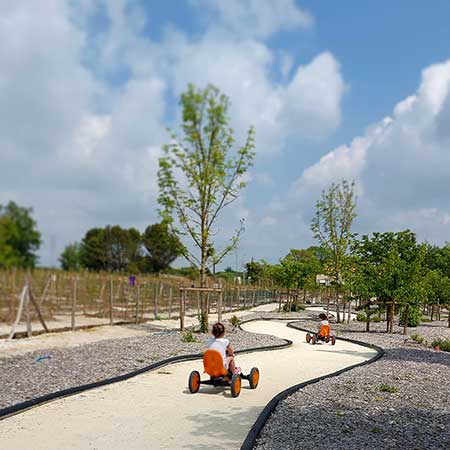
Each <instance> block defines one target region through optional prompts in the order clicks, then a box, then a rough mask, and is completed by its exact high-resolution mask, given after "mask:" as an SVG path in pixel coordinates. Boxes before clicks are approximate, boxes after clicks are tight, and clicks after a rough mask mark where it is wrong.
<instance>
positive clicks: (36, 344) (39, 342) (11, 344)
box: [0, 303, 278, 359]
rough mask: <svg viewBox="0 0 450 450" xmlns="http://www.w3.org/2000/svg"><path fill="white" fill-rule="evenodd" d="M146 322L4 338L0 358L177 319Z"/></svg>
mask: <svg viewBox="0 0 450 450" xmlns="http://www.w3.org/2000/svg"><path fill="white" fill-rule="evenodd" d="M277 307H278V304H277V303H268V304H266V305H260V306H257V307H255V308H252V309H250V310H243V311H234V312H231V313H224V314H223V315H222V317H223V319H229V318H230V317H231V316H233V315H236V316H238V317H242V316H244V315H248V314H249V313H252V312H258V311H269V312H270V311H275V310H276V309H277ZM209 321H210V322H211V323H213V322H215V321H217V314H211V315H210V317H209ZM147 324H149V325H150V330H146V329H144V328H138V327H133V326H127V325H114V326H109V325H108V326H101V327H95V328H89V329H86V330H78V331H62V332H59V333H49V334H40V335H38V336H33V337H31V338H23V339H13V340H11V341H7V340H6V339H1V340H0V359H1V358H5V357H9V356H15V355H19V354H22V353H26V352H29V351H35V350H46V349H50V348H68V347H75V346H77V345H83V344H89V343H91V342H97V341H102V340H105V339H120V338H127V337H133V336H142V335H145V334H148V333H149V332H151V331H156V330H163V329H178V328H179V327H180V321H179V320H178V319H164V320H152V321H149V322H147ZM197 324H198V320H197V318H196V317H186V318H185V326H186V327H188V326H191V325H197Z"/></svg>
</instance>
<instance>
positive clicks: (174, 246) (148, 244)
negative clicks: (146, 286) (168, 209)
mask: <svg viewBox="0 0 450 450" xmlns="http://www.w3.org/2000/svg"><path fill="white" fill-rule="evenodd" d="M142 243H143V245H144V247H145V249H146V250H147V252H148V255H147V256H145V257H144V260H145V261H146V263H145V266H146V267H147V268H148V269H149V270H148V271H151V272H161V271H163V270H167V269H168V267H169V266H170V264H171V263H172V262H173V261H175V259H176V258H177V256H180V255H181V254H182V253H183V250H182V244H181V242H180V240H179V239H178V237H177V236H176V235H175V234H174V233H172V232H170V231H169V227H168V225H167V224H166V223H155V224H153V225H150V226H148V227H147V228H146V229H145V231H144V233H143V235H142Z"/></svg>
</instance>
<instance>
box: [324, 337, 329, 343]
mask: <svg viewBox="0 0 450 450" xmlns="http://www.w3.org/2000/svg"><path fill="white" fill-rule="evenodd" d="M328 342H330V336H327V337H326V338H325V343H327V344H328Z"/></svg>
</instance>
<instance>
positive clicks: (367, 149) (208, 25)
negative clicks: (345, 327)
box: [0, 0, 450, 269]
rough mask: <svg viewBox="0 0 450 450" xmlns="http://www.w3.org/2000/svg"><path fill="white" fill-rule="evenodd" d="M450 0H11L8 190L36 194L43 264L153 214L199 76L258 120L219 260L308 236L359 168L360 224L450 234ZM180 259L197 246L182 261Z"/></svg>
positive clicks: (3, 95) (6, 89) (251, 122)
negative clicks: (100, 230)
mask: <svg viewBox="0 0 450 450" xmlns="http://www.w3.org/2000/svg"><path fill="white" fill-rule="evenodd" d="M448 17H450V2H448V1H441V0H436V1H434V2H433V3H432V5H431V4H429V3H426V2H423V1H419V0H408V1H406V0H398V1H396V2H392V1H387V0H380V1H378V2H361V1H358V0H347V1H346V2H317V1H312V0H305V1H295V0H240V1H239V0H228V1H226V2H225V1H220V0H177V1H175V0H172V1H164V2H163V1H156V0H155V1H150V0H149V1H144V0H114V1H113V0H111V1H108V0H67V1H64V0H40V1H39V2H30V1H28V0H3V1H2V2H1V3H0V67H1V70H0V204H5V203H7V202H8V201H10V200H14V201H16V202H17V203H19V204H20V205H22V206H27V207H32V208H33V216H34V217H35V219H36V221H37V226H38V229H39V230H40V231H41V233H42V237H43V244H42V247H41V249H40V252H39V256H40V264H41V265H44V266H52V265H55V266H56V265H57V264H58V257H59V255H60V254H61V252H62V250H63V249H64V247H65V246H66V245H67V244H69V243H72V242H77V241H80V240H81V239H82V237H83V236H84V234H85V233H86V231H87V230H88V229H89V228H91V227H103V226H106V225H115V224H118V225H121V226H122V227H135V228H137V229H139V230H140V231H143V230H144V229H145V227H146V226H147V225H149V224H151V223H155V222H157V221H158V220H159V218H158V214H157V208H158V205H157V196H158V186H157V180H156V172H157V169H158V158H159V157H160V156H161V148H162V146H163V145H164V144H165V143H167V142H168V141H169V136H168V132H167V128H168V127H169V128H174V129H177V127H178V125H179V123H180V109H179V102H178V100H179V97H180V94H181V93H182V92H183V91H184V90H185V89H186V87H187V84H188V83H189V82H192V83H194V84H195V85H197V86H199V87H204V86H206V85H207V84H208V83H212V84H215V85H216V86H217V87H219V89H220V90H221V91H222V92H224V93H225V94H226V95H228V96H229V98H230V100H231V108H230V118H231V125H232V127H233V128H234V129H235V131H236V136H237V138H238V140H242V139H243V137H244V136H245V133H246V131H247V130H248V128H249V127H250V126H254V127H255V128H256V154H257V156H256V160H255V164H254V166H253V167H252V168H251V170H250V172H249V174H248V176H247V178H248V181H249V183H248V187H247V188H246V190H245V191H244V192H243V194H242V195H241V196H240V198H239V199H238V200H237V201H236V202H235V203H234V204H233V205H232V206H230V207H228V209H227V210H225V211H224V214H223V217H222V219H221V222H220V223H219V224H218V227H217V230H216V232H217V241H218V244H219V247H220V245H223V244H224V243H225V242H226V239H227V238H228V237H229V236H230V235H231V234H232V233H233V231H234V230H235V229H236V228H237V227H238V225H239V220H240V219H241V218H245V233H244V234H243V236H242V238H241V242H240V244H239V248H238V249H237V250H236V251H235V252H234V253H233V254H231V255H230V256H229V257H228V259H226V260H225V261H224V262H223V266H227V265H230V266H232V267H233V268H237V269H241V268H242V265H243V264H244V263H245V262H246V261H249V260H251V259H252V258H253V259H254V260H260V259H264V260H266V261H269V262H276V261H277V260H278V259H279V258H280V257H283V256H284V255H285V254H287V253H288V252H289V249H291V248H305V247H307V246H309V245H312V244H314V240H313V237H312V233H311V231H310V223H311V219H312V217H313V214H314V209H315V203H316V200H317V199H318V198H319V197H320V195H321V192H322V190H323V189H327V188H328V187H329V185H330V184H331V183H332V182H339V181H340V180H342V179H344V178H345V179H348V180H354V181H355V183H356V191H357V195H358V199H357V213H358V216H357V218H356V220H355V223H354V231H355V232H358V233H360V234H367V233H371V232H374V231H399V230H403V229H406V228H409V229H412V230H413V231H415V232H416V233H417V236H418V239H419V240H421V241H424V240H426V241H429V242H431V243H434V244H443V243H444V242H446V241H450V183H449V181H450V90H449V87H450V44H449V43H450V27H449V26H448ZM178 264H179V265H183V264H185V263H184V262H182V261H179V262H178Z"/></svg>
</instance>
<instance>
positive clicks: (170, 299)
mask: <svg viewBox="0 0 450 450" xmlns="http://www.w3.org/2000/svg"><path fill="white" fill-rule="evenodd" d="M172 296H173V292H172V287H170V288H169V319H170V318H171V317H172Z"/></svg>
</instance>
